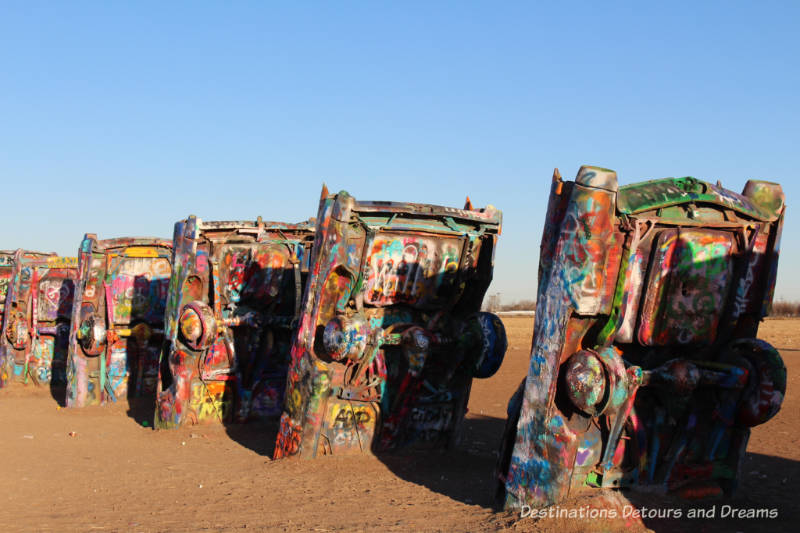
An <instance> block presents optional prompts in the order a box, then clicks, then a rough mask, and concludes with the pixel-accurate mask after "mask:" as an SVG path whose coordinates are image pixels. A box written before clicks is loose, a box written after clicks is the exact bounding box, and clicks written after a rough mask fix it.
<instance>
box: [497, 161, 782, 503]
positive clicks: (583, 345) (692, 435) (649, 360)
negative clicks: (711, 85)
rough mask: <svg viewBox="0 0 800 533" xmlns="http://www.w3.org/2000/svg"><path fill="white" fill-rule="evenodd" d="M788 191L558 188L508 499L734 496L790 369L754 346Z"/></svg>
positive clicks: (503, 456) (509, 451) (581, 175)
mask: <svg viewBox="0 0 800 533" xmlns="http://www.w3.org/2000/svg"><path fill="white" fill-rule="evenodd" d="M784 210H785V208H784V195H783V191H782V190H781V187H780V185H777V184H774V183H769V182H764V181H749V182H748V183H747V185H746V186H745V188H744V191H743V192H742V194H736V193H734V192H732V191H729V190H727V189H724V188H723V187H722V186H721V185H719V184H718V185H711V184H709V183H706V182H703V181H700V180H697V179H694V178H669V179H663V180H653V181H648V182H642V183H637V184H633V185H628V186H625V187H618V185H617V176H616V173H615V172H613V171H611V170H607V169H601V168H597V167H588V166H587V167H583V168H581V170H580V171H579V172H578V176H577V178H576V180H575V181H574V182H564V181H562V180H561V177H560V175H558V171H556V173H555V175H554V177H553V184H552V188H551V193H550V201H549V205H548V209H547V215H546V221H545V228H544V234H543V237H542V245H541V256H540V263H539V288H538V299H537V305H536V318H535V327H534V338H533V348H532V354H531V363H530V368H529V372H528V377H527V379H526V380H523V382H522V384H521V385H520V387H519V389H518V391H517V393H516V394H515V395H514V397H513V398H512V399H511V402H510V403H509V408H508V412H509V418H508V422H507V425H506V432H505V435H504V442H503V447H502V449H501V453H500V459H499V463H498V475H499V485H498V500H499V503H500V504H501V505H502V506H504V507H506V508H508V509H517V508H520V507H522V506H529V507H542V506H546V505H551V504H554V503H557V502H561V501H563V500H564V499H565V498H566V497H567V496H568V495H569V494H571V493H573V492H575V491H578V490H581V489H583V488H586V487H623V486H650V487H656V488H659V489H661V490H663V491H674V492H677V493H680V494H682V495H684V496H687V497H694V496H701V495H706V496H707V495H714V494H720V493H731V492H732V491H733V490H734V489H735V486H736V482H737V478H738V472H739V469H740V466H741V462H742V459H743V457H744V452H745V448H746V445H747V440H748V437H749V435H750V428H751V427H752V426H755V425H757V424H761V423H763V422H765V421H767V420H769V419H770V418H771V417H772V416H774V415H775V413H777V411H778V410H779V408H780V406H781V402H782V400H783V394H784V392H785V389H786V369H785V366H784V365H783V361H782V360H781V357H780V355H779V354H778V352H777V350H775V348H773V347H772V346H770V345H769V344H767V343H766V342H764V341H761V340H758V339H757V334H758V324H759V321H760V320H761V319H762V318H763V317H764V316H765V315H766V314H767V312H768V309H769V306H770V304H771V302H772V297H773V292H774V286H775V277H776V271H777V263H778V251H779V242H780V233H781V226H782V222H783V214H784Z"/></svg>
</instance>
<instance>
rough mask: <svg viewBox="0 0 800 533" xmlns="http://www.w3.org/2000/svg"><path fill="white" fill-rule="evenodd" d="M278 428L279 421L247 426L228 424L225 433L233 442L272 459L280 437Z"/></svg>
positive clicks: (255, 423) (254, 423)
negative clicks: (276, 442)
mask: <svg viewBox="0 0 800 533" xmlns="http://www.w3.org/2000/svg"><path fill="white" fill-rule="evenodd" d="M278 427H279V422H278V420H274V421H269V422H259V421H253V422H247V423H246V424H235V423H226V424H225V432H226V433H227V434H228V436H229V437H230V438H231V439H232V440H233V441H235V442H238V443H239V444H241V445H242V446H244V447H245V448H247V449H249V450H253V451H254V452H256V453H257V454H259V455H263V456H264V457H268V458H270V459H272V453H273V452H274V451H275V439H277V437H278Z"/></svg>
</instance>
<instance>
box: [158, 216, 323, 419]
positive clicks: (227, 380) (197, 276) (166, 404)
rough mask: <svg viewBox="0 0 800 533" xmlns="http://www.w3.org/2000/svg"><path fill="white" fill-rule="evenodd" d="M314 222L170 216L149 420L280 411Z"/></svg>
mask: <svg viewBox="0 0 800 533" xmlns="http://www.w3.org/2000/svg"><path fill="white" fill-rule="evenodd" d="M313 239H314V225H313V222H311V221H309V222H304V223H300V224H284V223H280V222H264V221H262V220H261V219H258V220H257V221H255V222H252V221H251V222H206V221H202V220H201V219H199V218H197V217H194V216H190V217H189V218H187V219H186V220H182V221H180V222H178V223H176V224H175V233H174V243H175V255H174V270H173V274H172V279H171V281H170V286H169V297H168V300H167V310H166V315H165V328H166V332H167V342H166V343H165V345H164V349H163V351H162V354H161V365H160V379H159V390H158V395H157V396H158V399H157V407H156V414H155V425H156V427H159V428H170V427H176V426H180V425H182V424H197V423H206V422H230V421H236V422H245V421H247V420H250V419H270V418H272V419H275V420H277V418H278V415H280V412H281V405H282V403H283V393H284V389H285V385H286V370H287V367H288V361H289V346H290V345H291V341H292V333H293V331H294V330H295V329H296V325H297V319H298V311H299V309H300V300H301V297H302V291H303V287H304V285H305V281H306V278H307V276H308V260H309V255H310V249H311V245H312V243H313Z"/></svg>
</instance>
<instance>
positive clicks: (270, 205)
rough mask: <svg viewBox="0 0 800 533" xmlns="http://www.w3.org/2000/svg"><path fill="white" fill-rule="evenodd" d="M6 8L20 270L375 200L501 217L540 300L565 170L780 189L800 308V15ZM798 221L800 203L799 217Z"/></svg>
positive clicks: (8, 146) (548, 6)
mask: <svg viewBox="0 0 800 533" xmlns="http://www.w3.org/2000/svg"><path fill="white" fill-rule="evenodd" d="M648 4H650V5H643V3H636V2H625V3H619V4H616V3H611V2H587V3H580V2H539V3H536V2H523V3H512V2H464V1H459V2H451V3H448V2H419V3H416V2H410V1H402V2H395V3H392V4H389V3H385V2H359V3H351V2H342V1H339V2H325V3H322V2H319V3H317V2H285V3H271V2H243V1H237V2H185V3H183V2H144V1H137V2H130V3H127V4H125V3H122V2H97V1H93V2H77V1H76V2H35V1H24V2H18V3H16V2H15V3H8V2H4V1H1V2H0V183H2V186H1V187H0V198H2V206H3V207H2V211H0V212H1V213H2V214H0V222H1V223H2V229H0V248H16V247H25V248H31V249H41V250H47V251H51V250H52V251H56V252H58V253H60V254H64V255H74V254H75V253H76V251H77V248H78V244H79V242H80V239H81V237H82V235H83V234H84V233H85V232H95V233H97V234H98V235H99V236H100V237H101V238H109V237H117V236H122V235H156V236H163V237H171V236H172V226H173V224H174V222H175V221H176V220H178V219H180V218H184V217H185V216H186V215H188V214H190V213H193V214H196V215H198V216H201V217H203V218H205V219H207V220H215V219H254V218H255V217H256V216H258V215H261V216H262V217H264V219H268V220H281V221H298V220H301V219H306V218H308V217H310V216H314V215H315V214H316V208H317V203H318V199H319V192H320V188H321V185H322V182H323V181H324V182H326V183H327V184H328V187H329V188H330V189H331V190H332V191H335V190H340V189H346V190H348V191H349V192H350V193H351V194H353V195H354V196H355V197H356V198H358V199H364V200H367V199H369V200H398V201H415V202H424V203H434V204H443V205H454V206H460V205H462V203H463V201H464V198H465V196H466V195H469V196H470V197H471V198H472V201H473V203H474V204H475V205H485V204H493V205H495V206H497V207H498V208H500V209H501V210H503V212H504V228H503V235H502V237H501V240H500V244H499V248H498V250H497V254H496V270H495V281H494V283H493V285H492V288H491V289H490V290H491V291H492V292H500V293H501V294H502V298H503V300H504V301H514V300H518V299H523V298H533V297H534V296H535V291H536V289H535V287H536V282H535V278H536V268H537V264H538V247H539V241H540V239H541V232H542V224H543V219H544V211H545V205H546V199H547V194H548V190H549V181H550V177H551V175H552V171H553V167H559V168H560V170H561V173H562V174H563V176H564V177H565V178H567V179H572V178H574V176H575V172H576V171H577V170H578V168H579V167H580V165H581V164H584V163H588V164H596V165H601V166H606V167H609V168H613V169H615V170H617V172H618V174H619V179H620V183H623V184H624V183H630V182H633V181H639V180H642V179H650V178H660V177H666V176H686V175H693V176H695V177H698V178H701V179H706V180H709V181H712V182H713V181H716V180H717V179H721V180H722V182H723V184H724V185H725V186H727V187H728V188H730V189H733V190H736V191H740V190H741V188H742V186H743V185H744V183H745V181H746V180H747V179H748V178H760V179H768V180H773V181H778V182H781V183H782V184H783V187H784V190H785V192H786V196H787V204H788V205H789V208H788V211H787V216H786V224H785V228H784V234H783V243H782V245H783V246H782V257H781V265H780V269H779V276H778V287H777V295H778V296H779V297H783V298H785V299H795V300H800V275H798V271H800V252H798V234H800V223H799V222H798V221H800V212H798V211H797V210H795V209H794V207H795V206H798V207H797V208H798V209H800V185H798V178H797V177H796V175H795V167H796V166H797V157H798V155H799V154H798V151H799V150H798V145H799V143H798V138H799V136H798V127H799V126H800V104H799V103H798V94H800V90H799V89H798V87H800V83H799V82H800V45H798V39H799V37H798V23H800V2H783V3H781V2H769V1H766V2H765V1H762V2H735V1H726V2H694V1H692V2H685V3H679V2H661V3H658V4H655V3H648ZM796 199H797V200H796Z"/></svg>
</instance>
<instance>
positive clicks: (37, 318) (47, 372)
mask: <svg viewBox="0 0 800 533" xmlns="http://www.w3.org/2000/svg"><path fill="white" fill-rule="evenodd" d="M11 263H12V266H10V268H8V269H9V270H10V275H9V277H8V278H5V276H4V274H5V273H4V272H0V276H2V277H3V278H4V279H7V280H8V281H7V284H6V286H5V289H3V290H5V291H6V294H5V298H4V313H3V334H2V336H0V385H2V384H3V383H6V382H8V381H18V382H21V383H25V384H27V383H33V384H36V385H53V386H63V385H64V384H65V381H66V365H65V363H66V356H67V345H68V341H69V321H70V317H71V315H72V301H73V296H74V292H75V279H76V277H77V273H78V260H77V258H75V257H59V256H57V255H55V254H43V253H39V252H30V251H27V250H17V251H16V252H15V253H14V255H13V258H12V259H11ZM6 269H7V267H6V266H5V265H0V270H6Z"/></svg>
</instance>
